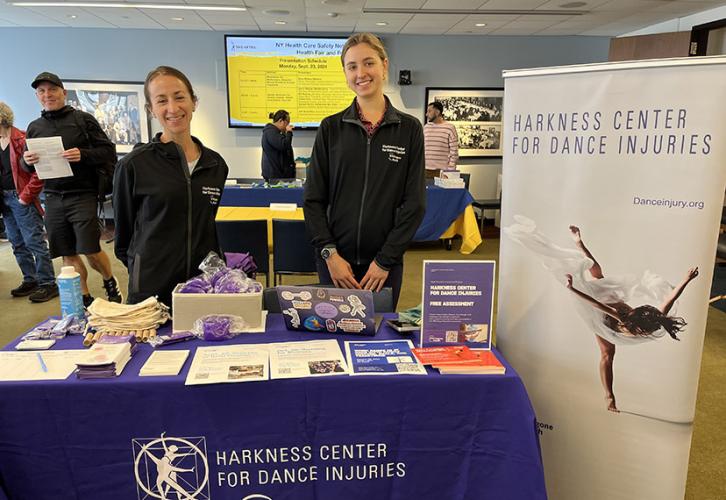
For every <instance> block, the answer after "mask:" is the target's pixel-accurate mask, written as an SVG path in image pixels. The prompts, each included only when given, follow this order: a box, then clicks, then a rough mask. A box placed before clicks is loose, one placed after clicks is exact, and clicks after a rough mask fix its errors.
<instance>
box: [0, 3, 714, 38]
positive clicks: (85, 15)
mask: <svg viewBox="0 0 726 500" xmlns="http://www.w3.org/2000/svg"><path fill="white" fill-rule="evenodd" d="M12 1H16V0H0V27H73V28H142V29H184V30H207V31H224V32H235V33H237V32H262V33H264V32H276V33H302V32H305V33H337V34H342V35H344V34H348V33H352V32H354V31H373V32H376V33H401V34H410V35H413V34H425V35H444V34H447V35H553V36H554V35H591V36H617V35H621V34H623V33H628V32H631V31H634V30H637V29H640V28H643V27H646V26H650V25H652V24H656V23H659V22H662V21H667V20H670V19H675V18H678V17H684V16H687V15H689V14H694V13H697V12H702V11H704V10H708V9H712V8H715V7H720V6H724V5H726V1H723V0H721V1H717V0H587V1H581V2H574V1H573V0H488V1H487V0H390V1H389V0H137V1H136V2H135V3H142V2H143V3H174V4H181V3H186V4H189V5H231V6H237V7H247V10H246V11H241V12H215V11H194V10H156V9H144V8H127V9H115V8H105V7H66V6H63V7H16V6H13V5H11V2H12ZM54 1H55V0H54ZM69 1H70V0H69ZM73 1H75V2H83V1H85V2H89V1H92V2H94V3H112V2H113V3H129V4H133V3H134V2H125V1H123V0H73ZM568 4H575V5H576V6H574V7H572V6H570V7H568ZM381 8H383V9H403V10H407V12H402V13H401V12H399V13H390V12H386V13H368V12H365V11H366V10H367V9H381ZM270 10H275V11H282V12H268V11H270ZM497 10H500V11H501V10H507V11H515V12H508V13H501V12H500V13H495V12H492V11H497ZM285 11H287V13H284V12H285ZM427 11H428V13H427ZM432 11H436V12H432ZM476 11H482V12H481V13H477V12H476ZM547 11H557V12H556V13H555V14H549V15H541V14H542V13H543V12H547ZM563 11H564V12H563ZM282 22H284V23H285V24H281V23H282ZM383 22H385V23H387V24H386V25H385V26H382V25H379V24H378V23H383ZM476 24H485V26H476Z"/></svg>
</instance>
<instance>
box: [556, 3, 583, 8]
mask: <svg viewBox="0 0 726 500" xmlns="http://www.w3.org/2000/svg"><path fill="white" fill-rule="evenodd" d="M585 5H587V2H569V3H563V4H562V5H560V7H562V8H563V9H576V8H578V7H584V6H585Z"/></svg>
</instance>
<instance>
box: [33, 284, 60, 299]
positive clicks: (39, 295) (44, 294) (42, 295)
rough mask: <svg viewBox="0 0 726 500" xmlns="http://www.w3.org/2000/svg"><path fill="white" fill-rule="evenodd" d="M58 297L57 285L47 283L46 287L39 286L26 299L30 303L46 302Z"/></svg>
mask: <svg viewBox="0 0 726 500" xmlns="http://www.w3.org/2000/svg"><path fill="white" fill-rule="evenodd" d="M57 296H58V285H56V284H55V283H48V284H47V285H40V286H39V287H38V288H37V289H36V290H35V291H34V292H33V293H31V294H30V296H29V297H28V298H29V299H30V301H31V302H48V301H49V300H50V299H53V298H55V297H57Z"/></svg>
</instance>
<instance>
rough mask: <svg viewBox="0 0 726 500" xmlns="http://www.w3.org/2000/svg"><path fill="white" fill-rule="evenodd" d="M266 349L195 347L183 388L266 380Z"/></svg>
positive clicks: (243, 345) (235, 346) (265, 347)
mask: <svg viewBox="0 0 726 500" xmlns="http://www.w3.org/2000/svg"><path fill="white" fill-rule="evenodd" d="M268 358H269V355H268V352H267V346H266V345H263V344H241V345H229V346H220V347H197V352H196V353H195V354H194V359H193V360H192V366H191V367H190V368H189V374H188V375H187V379H186V382H184V384H185V385H200V384H222V383H227V384H229V383H235V382H254V381H258V380H268V379H269V372H268V369H267V363H268Z"/></svg>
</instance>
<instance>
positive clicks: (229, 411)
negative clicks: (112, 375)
mask: <svg viewBox="0 0 726 500" xmlns="http://www.w3.org/2000/svg"><path fill="white" fill-rule="evenodd" d="M320 338H330V337H329V336H328V335H327V334H309V333H302V332H289V331H287V330H285V329H284V323H283V321H282V318H281V316H280V315H271V316H270V318H269V319H268V323H267V332H266V333H265V334H247V335H245V336H243V337H240V338H238V339H236V340H235V341H231V342H235V343H263V342H273V341H290V340H305V339H320ZM336 338H338V339H339V340H341V341H342V340H350V339H353V338H354V337H351V336H345V337H344V336H338V337H336ZM387 338H400V337H399V336H398V335H397V334H396V333H395V332H393V331H392V330H389V329H388V328H385V327H384V328H382V329H381V331H379V332H378V335H377V336H376V337H375V339H376V340H381V339H387ZM12 345H14V343H13V344H11V345H10V346H8V347H7V348H10V347H11V346H12ZM199 345H204V343H202V342H201V341H192V342H187V343H183V344H177V345H175V346H170V347H169V348H168V349H191V350H192V351H194V350H195V349H196V347H197V346H199ZM79 346H80V338H78V337H74V338H67V339H64V340H63V341H60V342H58V343H57V345H56V348H61V349H67V348H76V347H79ZM341 347H342V344H341ZM150 352H151V348H150V347H149V346H148V345H142V346H141V350H140V352H138V353H137V354H136V356H135V357H134V358H133V359H132V360H131V361H130V362H129V364H128V365H127V367H126V369H125V371H124V373H123V374H122V375H121V376H120V377H118V378H117V379H113V380H77V379H75V376H71V378H69V379H68V380H65V381H48V382H12V383H9V382H4V383H0V490H4V492H5V494H6V495H7V496H8V498H11V499H33V500H36V499H37V500H40V499H50V498H53V499H76V500H83V499H89V500H98V499H103V500H131V499H137V498H138V499H148V498H160V496H159V495H158V494H156V492H157V491H158V490H156V486H155V484H156V479H157V477H158V476H159V474H158V470H159V467H162V466H167V467H168V466H169V465H172V466H174V467H176V468H177V471H176V472H173V471H172V473H170V472H169V471H170V469H168V468H167V469H166V470H167V474H169V475H168V477H173V478H175V479H176V482H177V484H180V485H181V487H182V488H183V489H184V490H185V491H187V492H190V491H198V493H197V494H196V495H192V496H188V497H185V496H182V498H195V499H208V498H213V499H214V500H220V499H235V500H240V499H242V498H250V499H252V498H255V499H263V498H271V499H274V500H282V499H291V500H292V499H294V500H301V499H302V500H305V499H315V500H323V499H326V500H327V499H330V500H357V499H361V500H371V499H375V500H383V499H396V500H413V499H446V500H459V499H471V500H482V499H497V500H501V499H508V500H511V499H521V500H533V499H541V498H546V493H545V485H544V473H543V467H542V462H541V457H540V450H539V444H538V438H537V432H536V429H535V416H534V413H533V410H532V407H531V405H530V402H529V399H528V397H527V394H526V391H525V389H524V386H523V384H522V381H521V380H520V378H519V376H518V375H517V374H516V373H515V371H514V370H513V369H512V367H511V366H509V365H508V364H507V363H506V362H505V365H506V366H507V374H506V375H504V376H474V375H460V376H454V375H448V376H442V375H439V374H438V373H435V372H430V373H429V375H428V376H414V375H408V376H406V375H402V376H359V377H347V376H340V377H322V378H305V379H289V380H272V381H268V382H248V383H238V384H219V385H205V386H190V387H187V386H184V379H185V377H186V373H187V371H188V367H189V364H190V363H191V358H192V356H193V352H192V353H190V356H189V359H188V360H187V363H186V364H185V367H184V369H183V370H182V373H181V374H180V375H179V376H176V377H138V376H137V374H138V372H139V368H140V367H141V366H142V364H143V363H144V362H145V361H146V359H147V358H148V356H149V354H150ZM499 357H500V358H501V356H499ZM162 435H163V436H164V438H165V442H164V443H162V442H161V437H162ZM173 446H174V447H176V448H174V449H172V447H173ZM170 450H171V451H170ZM171 452H173V453H176V456H174V455H171V458H169V459H168V460H167V463H166V464H164V458H163V457H165V453H166V456H169V453H171ZM151 457H154V458H151ZM157 462H158V463H157ZM169 462H170V463H169ZM159 464H161V465H159ZM181 469H185V470H187V472H182V471H181ZM192 469H193V470H192ZM313 470H314V471H315V473H316V474H317V476H316V479H314V480H313V479H312V478H311V475H312V473H313V472H312V471H313ZM206 473H208V475H207V474H206ZM205 477H208V481H206V482H205V480H204V478H205ZM246 478H247V479H246ZM346 478H349V479H346ZM145 488H146V490H148V491H146V490H145ZM148 492H153V494H149V493H148ZM248 495H249V496H248ZM255 495H267V496H255ZM0 498H1V495H0ZM166 498H169V499H171V498H177V497H176V496H175V494H174V493H173V490H171V491H169V493H167V496H166Z"/></svg>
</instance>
